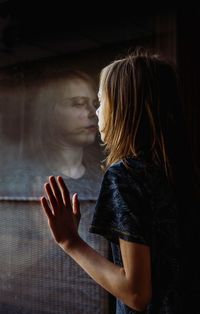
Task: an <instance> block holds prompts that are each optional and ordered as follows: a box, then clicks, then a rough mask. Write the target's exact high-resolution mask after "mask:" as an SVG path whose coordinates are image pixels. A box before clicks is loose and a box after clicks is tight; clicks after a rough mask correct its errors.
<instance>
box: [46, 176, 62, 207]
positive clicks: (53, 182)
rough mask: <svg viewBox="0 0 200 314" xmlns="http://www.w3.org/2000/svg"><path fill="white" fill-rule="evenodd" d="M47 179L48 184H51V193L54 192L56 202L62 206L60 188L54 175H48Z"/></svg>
mask: <svg viewBox="0 0 200 314" xmlns="http://www.w3.org/2000/svg"><path fill="white" fill-rule="evenodd" d="M49 181H50V184H51V188H52V191H53V194H54V196H55V198H56V200H57V202H58V204H59V205H60V206H62V205H63V198H62V194H61V191H60V188H59V187H58V184H57V182H56V179H55V178H54V176H51V177H49Z"/></svg>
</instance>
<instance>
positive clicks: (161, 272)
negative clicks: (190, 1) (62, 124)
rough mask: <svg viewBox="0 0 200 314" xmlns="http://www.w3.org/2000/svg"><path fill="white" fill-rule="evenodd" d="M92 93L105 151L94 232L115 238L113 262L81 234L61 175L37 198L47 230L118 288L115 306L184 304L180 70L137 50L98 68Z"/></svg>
mask: <svg viewBox="0 0 200 314" xmlns="http://www.w3.org/2000/svg"><path fill="white" fill-rule="evenodd" d="M98 95H99V100H100V107H99V109H98V110H97V115H98V118H99V131H100V133H101V139H102V141H103V142H104V145H105V148H106V151H107V158H106V171H105V174H104V178H103V181H102V185H101V190H100V194H99V198H98V201H97V203H96V207H95V214H94V217H93V221H92V225H91V228H90V231H91V232H95V233H98V234H101V235H103V236H104V237H105V238H106V239H108V240H109V241H110V242H111V246H112V252H113V262H111V261H109V260H107V259H106V258H104V257H102V256H101V255H100V254H99V253H97V252H95V251H94V250H93V249H92V248H91V247H90V246H88V245H87V244H86V243H85V242H84V241H83V240H82V239H81V237H80V236H79V234H78V231H77V228H78V227H77V226H78V223H79V220H80V209H79V205H78V196H77V193H75V194H74V195H73V198H72V203H71V200H70V197H69V192H68V189H67V187H66V186H65V184H64V182H63V180H62V178H61V177H60V176H58V178H57V180H56V179H55V178H54V176H51V177H50V178H49V182H48V183H46V184H45V190H46V193H47V198H48V201H49V202H48V201H47V198H46V197H42V198H41V204H42V207H43V209H44V211H45V213H46V215H47V217H48V222H49V226H50V229H51V232H52V234H53V237H54V239H55V241H56V242H57V243H58V244H59V245H60V247H61V248H62V249H63V250H64V251H65V252H66V253H67V254H68V255H69V256H71V257H72V258H73V259H74V260H75V261H76V262H77V263H78V264H79V265H80V266H81V267H82V268H83V269H84V270H85V271H86V272H87V273H88V274H89V275H90V276H91V277H92V278H93V279H94V280H95V281H96V282H97V283H99V284H100V285H101V286H102V287H103V288H104V289H106V290H107V291H108V292H110V293H111V294H113V295H114V296H115V297H116V299H117V307H116V313H117V314H122V313H123V314H124V313H129V314H130V313H138V312H140V313H141V312H142V313H148V314H150V313H151V314H152V313H153V314H155V313H159V314H161V313H162V314H163V313H165V314H169V313H170V314H171V313H173V314H174V313H180V312H179V311H180V290H179V288H180V230H179V223H180V222H179V216H178V214H179V212H178V208H179V206H182V205H183V203H184V202H182V203H181V195H182V193H184V192H185V191H186V188H184V185H185V182H184V184H183V183H182V184H181V176H180V174H181V171H182V169H183V165H184V166H185V164H184V162H185V161H186V160H187V158H189V155H188V154H187V150H185V147H184V141H185V136H184V127H183V119H182V116H181V110H180V100H179V92H178V86H177V76H176V72H175V70H174V68H173V66H172V65H171V64H169V63H168V62H167V61H165V60H163V59H162V58H161V57H159V56H157V55H153V54H150V53H148V52H146V51H141V50H136V52H135V53H134V54H133V55H129V56H127V57H126V58H124V59H121V60H116V61H114V62H112V63H111V64H109V65H108V66H106V67H105V68H104V69H103V70H102V72H101V77H100V87H99V93H98ZM183 152H184V155H183ZM188 160H189V159H188ZM188 169H189V167H188ZM184 171H185V174H189V170H187V167H185V168H184ZM182 188H183V189H182ZM187 193H188V194H187V195H189V193H190V191H189V190H187ZM185 201H186V199H185ZM181 210H182V208H181ZM183 313H184V312H183Z"/></svg>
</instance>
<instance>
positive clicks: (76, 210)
mask: <svg viewBox="0 0 200 314" xmlns="http://www.w3.org/2000/svg"><path fill="white" fill-rule="evenodd" d="M72 208H73V213H74V215H78V214H80V205H79V200H78V194H77V193H75V194H74V195H73V196H72Z"/></svg>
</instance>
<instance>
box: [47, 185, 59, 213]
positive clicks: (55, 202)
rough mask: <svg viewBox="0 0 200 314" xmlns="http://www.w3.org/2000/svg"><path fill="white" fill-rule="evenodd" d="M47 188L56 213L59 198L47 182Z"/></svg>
mask: <svg viewBox="0 0 200 314" xmlns="http://www.w3.org/2000/svg"><path fill="white" fill-rule="evenodd" d="M45 190H46V192H47V195H48V197H49V201H50V203H51V206H52V208H53V210H54V213H55V209H56V208H57V200H56V198H55V196H54V194H53V191H52V189H51V186H50V184H49V183H45Z"/></svg>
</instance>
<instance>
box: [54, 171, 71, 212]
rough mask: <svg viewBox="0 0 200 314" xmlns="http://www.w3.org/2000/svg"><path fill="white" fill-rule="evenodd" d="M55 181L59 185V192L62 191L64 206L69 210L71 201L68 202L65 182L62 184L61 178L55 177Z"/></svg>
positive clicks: (68, 197)
mask: <svg viewBox="0 0 200 314" xmlns="http://www.w3.org/2000/svg"><path fill="white" fill-rule="evenodd" d="M57 179H58V183H59V185H60V188H61V191H62V195H63V200H64V203H65V206H66V207H69V208H71V200H70V195H69V190H68V188H67V187H66V185H65V182H64V180H63V178H62V177H60V176H59V177H57Z"/></svg>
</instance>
